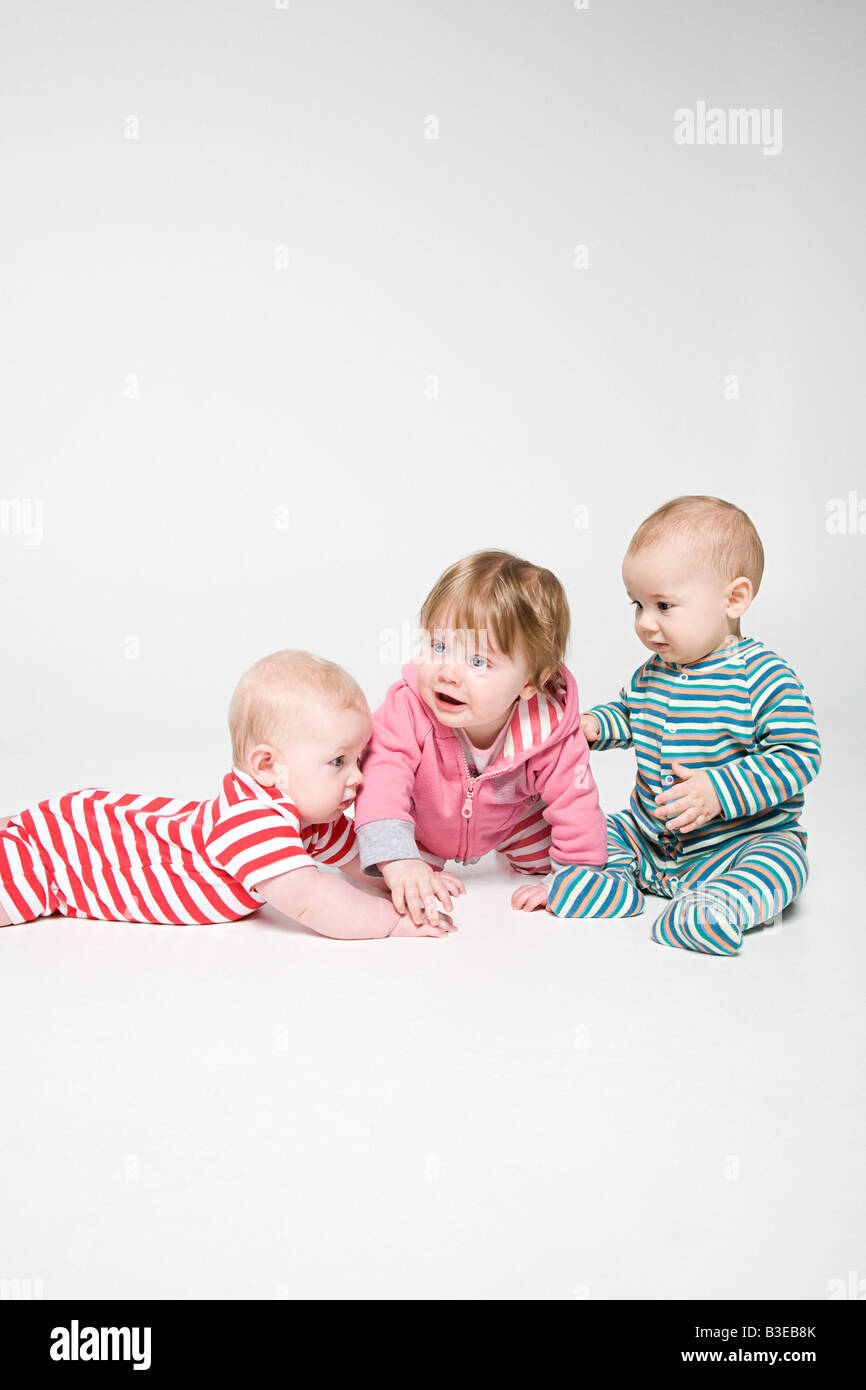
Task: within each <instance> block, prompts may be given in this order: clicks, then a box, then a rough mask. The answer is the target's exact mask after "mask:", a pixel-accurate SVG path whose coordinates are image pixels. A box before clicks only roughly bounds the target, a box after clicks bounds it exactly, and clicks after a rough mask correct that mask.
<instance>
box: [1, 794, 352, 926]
mask: <svg viewBox="0 0 866 1390" xmlns="http://www.w3.org/2000/svg"><path fill="white" fill-rule="evenodd" d="M357 853H358V850H357V846H356V844H355V831H354V826H353V825H352V822H351V821H350V820H348V819H347V817H346V816H342V815H341V816H339V817H338V818H337V819H336V820H334V821H331V822H329V823H326V824H323V825H303V824H302V823H301V819H300V815H299V813H298V808H297V806H296V805H295V804H294V802H293V801H292V800H291V797H289V796H286V795H284V793H283V792H280V791H278V790H277V789H276V788H275V787H262V786H260V785H259V783H258V782H257V781H256V780H255V778H254V777H252V776H250V774H249V773H246V772H241V771H240V770H239V769H238V768H236V767H233V768H232V770H231V772H228V773H226V775H225V777H224V778H223V783H222V790H221V791H220V794H219V796H217V797H215V798H214V799H213V800H212V801H177V800H172V798H170V797H167V796H156V797H147V796H136V795H135V794H134V793H132V792H127V793H120V792H107V791H98V790H96V789H95V788H89V789H87V790H85V791H77V792H68V793H67V794H66V795H65V796H59V797H53V798H51V799H50V800H48V801H40V802H39V804H38V805H37V806H32V807H30V808H29V809H28V810H26V811H22V812H21V813H20V815H17V816H13V817H12V819H11V820H10V821H9V824H8V825H7V826H6V827H5V828H4V829H3V830H0V905H2V907H3V908H4V910H5V912H6V915H7V916H8V917H9V918H10V920H11V921H12V922H31V921H33V919H34V918H36V917H40V916H43V915H44V914H47V913H51V912H61V913H62V914H63V915H64V916H65V917H98V918H108V919H109V920H112V921H128V922H164V923H170V924H172V923H173V924H178V925H180V924H184V923H202V924H204V923H210V922H233V921H236V920H237V918H239V917H246V916H247V915H248V914H249V913H250V912H255V910H256V908H259V907H262V906H263V905H264V899H263V898H262V897H261V896H260V895H259V894H258V893H257V892H256V891H255V885H256V884H257V883H263V882H264V881H265V879H269V878H275V877H276V876H277V875H278V874H283V873H286V872H288V871H290V870H292V869H301V868H308V867H310V866H311V865H313V866H315V864H316V863H320V864H332V865H335V866H337V867H340V866H342V865H344V864H348V863H350V862H351V860H353V859H354V858H355V857H356V855H357Z"/></svg>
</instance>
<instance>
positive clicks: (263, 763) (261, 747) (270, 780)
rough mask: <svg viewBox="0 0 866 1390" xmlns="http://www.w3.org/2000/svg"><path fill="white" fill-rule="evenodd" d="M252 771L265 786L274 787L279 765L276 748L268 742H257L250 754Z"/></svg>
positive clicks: (249, 759)
mask: <svg viewBox="0 0 866 1390" xmlns="http://www.w3.org/2000/svg"><path fill="white" fill-rule="evenodd" d="M248 761H249V765H250V772H251V773H252V774H253V776H254V777H255V779H256V781H257V782H258V783H259V784H260V785H261V786H263V787H273V786H274V784H275V783H276V782H277V772H278V770H279V765H278V764H277V763H275V762H274V750H273V748H271V746H270V745H269V744H267V743H257V744H256V746H255V748H253V749H252V750H251V752H250V754H249V758H248Z"/></svg>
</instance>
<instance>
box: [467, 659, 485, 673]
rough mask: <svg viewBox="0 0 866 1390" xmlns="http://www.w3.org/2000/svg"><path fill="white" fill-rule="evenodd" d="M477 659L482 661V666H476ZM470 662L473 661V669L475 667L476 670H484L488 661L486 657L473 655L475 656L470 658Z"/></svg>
mask: <svg viewBox="0 0 866 1390" xmlns="http://www.w3.org/2000/svg"><path fill="white" fill-rule="evenodd" d="M476 661H480V662H481V665H480V666H476V665H475V662H476ZM470 662H471V665H472V667H473V669H474V670H475V671H483V670H484V668H485V666H486V665H487V661H486V659H485V658H484V657H483V656H473V657H471V658H470Z"/></svg>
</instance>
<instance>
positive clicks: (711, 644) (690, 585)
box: [622, 541, 738, 666]
mask: <svg viewBox="0 0 866 1390" xmlns="http://www.w3.org/2000/svg"><path fill="white" fill-rule="evenodd" d="M622 578H623V583H624V584H625V587H626V592H627V593H628V596H629V598H630V599H631V600H632V602H633V603H634V605H635V618H634V629H635V632H636V633H637V635H638V637H639V638H640V640H641V641H642V642H643V644H644V646H645V647H648V648H649V650H650V651H651V652H657V653H658V655H659V656H660V657H661V658H662V660H663V661H669V662H676V663H677V664H678V665H680V666H685V665H688V664H689V662H692V661H700V660H701V659H702V658H703V657H705V656H709V654H710V652H713V651H715V650H716V648H717V647H719V646H721V644H722V642H723V641H724V639H725V637H726V636H727V635H728V633H729V632H736V630H737V623H738V615H731V614H730V613H729V611H728V610H729V607H730V603H729V594H728V587H727V586H726V585H725V584H724V583H723V582H722V580H721V579H720V578H719V577H718V576H717V575H716V574H715V572H714V571H713V569H712V567H711V566H710V565H708V564H706V563H703V564H702V563H701V560H700V557H699V556H695V555H694V553H692V552H690V551H689V549H688V548H687V547H686V546H683V545H678V544H676V543H674V542H673V541H671V542H668V543H662V544H659V545H655V546H652V547H648V548H647V549H645V550H640V551H638V553H637V554H636V555H629V556H626V558H625V560H624V562H623V567H622Z"/></svg>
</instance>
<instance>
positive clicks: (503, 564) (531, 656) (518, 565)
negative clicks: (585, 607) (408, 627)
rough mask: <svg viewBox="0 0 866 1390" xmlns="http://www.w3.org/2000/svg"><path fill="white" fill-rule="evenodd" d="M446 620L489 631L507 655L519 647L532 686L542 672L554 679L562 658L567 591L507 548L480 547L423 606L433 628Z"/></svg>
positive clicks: (453, 624)
mask: <svg viewBox="0 0 866 1390" xmlns="http://www.w3.org/2000/svg"><path fill="white" fill-rule="evenodd" d="M445 618H447V619H448V621H449V624H450V626H451V627H452V628H454V629H461V630H467V631H470V632H483V631H489V632H490V634H491V636H492V637H493V640H494V641H495V642H496V644H497V646H498V647H499V648H500V650H501V651H503V652H504V653H505V655H506V656H508V657H512V656H514V654H515V652H516V651H517V650H520V651H521V652H522V654H523V655H524V656H525V657H526V660H527V661H528V662H529V665H530V667H531V677H530V679H531V680H532V681H533V683H534V684H535V685H540V684H541V677H542V676H543V675H545V673H546V672H549V673H550V674H549V675H548V676H547V683H548V684H552V683H553V682H555V680H556V678H557V676H558V675H559V668H560V666H561V665H562V662H563V661H564V660H565V647H566V643H567V642H568V634H569V630H570V627H571V615H570V614H569V611H568V600H567V599H566V597H565V590H564V589H563V587H562V585H561V584H560V582H559V580H558V579H557V577H556V575H555V574H553V573H552V571H551V570H546V569H541V568H540V566H538V565H532V564H530V563H529V561H528V560H520V559H518V558H517V556H516V555H510V554H509V553H508V551H506V550H478V551H476V552H475V554H474V555H468V556H467V557H466V559H464V560H458V561H457V562H456V564H453V565H451V566H450V568H449V569H447V570H446V571H445V573H444V574H442V575H441V576H440V577H439V579H437V581H436V583H435V584H434V585H433V588H432V589H431V590H430V593H429V594H428V595H427V597H426V599H425V600H424V603H423V606H422V608H421V626H422V628H424V629H425V631H428V632H432V631H433V630H434V629H435V628H436V627H437V626H440V627H441V626H442V624H443V620H444V619H445Z"/></svg>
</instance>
